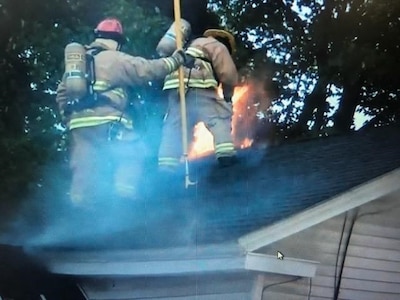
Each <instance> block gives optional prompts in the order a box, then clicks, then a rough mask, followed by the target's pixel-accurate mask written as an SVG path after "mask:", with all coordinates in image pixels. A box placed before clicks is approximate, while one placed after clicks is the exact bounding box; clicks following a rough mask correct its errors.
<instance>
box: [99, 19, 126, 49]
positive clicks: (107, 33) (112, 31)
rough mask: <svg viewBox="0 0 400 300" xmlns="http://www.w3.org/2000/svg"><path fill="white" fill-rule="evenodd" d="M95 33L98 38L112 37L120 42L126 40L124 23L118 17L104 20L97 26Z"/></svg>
mask: <svg viewBox="0 0 400 300" xmlns="http://www.w3.org/2000/svg"><path fill="white" fill-rule="evenodd" d="M94 33H95V35H96V37H98V38H105V39H112V40H115V41H117V42H119V43H121V44H122V43H124V42H125V37H124V34H123V29H122V24H121V22H120V21H119V20H118V19H115V18H107V19H104V20H102V21H101V22H100V23H99V24H98V25H97V26H96V28H95V30H94Z"/></svg>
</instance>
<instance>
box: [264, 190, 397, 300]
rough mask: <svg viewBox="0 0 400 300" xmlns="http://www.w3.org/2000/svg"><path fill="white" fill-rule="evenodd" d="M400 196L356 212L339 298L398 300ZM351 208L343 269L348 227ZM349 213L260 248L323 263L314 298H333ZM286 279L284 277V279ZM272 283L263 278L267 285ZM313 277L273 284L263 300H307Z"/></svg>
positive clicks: (318, 272)
mask: <svg viewBox="0 0 400 300" xmlns="http://www.w3.org/2000/svg"><path fill="white" fill-rule="evenodd" d="M399 205H400V197H399V195H391V196H390V197H386V198H382V199H378V200H375V201H373V202H371V203H369V204H366V205H364V206H362V207H361V208H360V209H359V211H358V218H357V219H356V221H355V223H354V227H353V231H352V234H351V237H350V242H349V247H348V249H347V255H346V259H345V263H344V269H343V274H342V281H341V288H340V293H339V299H343V300H398V299H400V218H399V217H398V216H400V207H399ZM354 213H355V211H351V212H348V218H347V222H346V226H345V234H344V236H343V242H342V246H341V248H340V254H339V261H338V263H339V267H338V270H337V273H338V274H339V269H340V265H341V261H342V258H343V254H344V251H345V245H344V244H345V242H346V239H347V237H348V232H349V229H350V223H351V222H350V220H351V215H352V214H354ZM344 219H345V215H344V214H343V215H340V216H338V217H335V218H332V219H330V220H327V221H325V222H323V223H320V224H318V225H316V226H313V227H311V228H309V229H306V230H304V231H302V232H299V233H297V234H295V235H293V236H290V237H287V238H285V239H283V240H281V241H278V242H276V243H274V244H272V245H269V246H268V247H265V248H263V249H261V250H260V252H262V253H266V254H273V253H276V251H281V252H283V253H284V255H285V256H287V257H296V258H301V259H310V260H315V261H319V262H320V265H319V266H318V268H317V273H316V276H315V278H313V279H312V286H311V296H310V299H333V295H334V286H335V266H336V260H337V251H338V246H339V240H340V235H341V231H342V226H343V222H344ZM283 281H284V280H283ZM273 282H274V281H273V280H271V278H269V277H268V276H265V277H264V285H266V286H267V285H270V284H271V283H273ZM309 288H310V284H309V281H307V280H305V279H301V280H298V281H295V282H290V283H284V284H282V285H274V286H271V287H270V288H268V289H266V290H265V291H264V293H263V297H262V299H268V300H274V299H277V300H278V299H288V300H289V299H308V292H309Z"/></svg>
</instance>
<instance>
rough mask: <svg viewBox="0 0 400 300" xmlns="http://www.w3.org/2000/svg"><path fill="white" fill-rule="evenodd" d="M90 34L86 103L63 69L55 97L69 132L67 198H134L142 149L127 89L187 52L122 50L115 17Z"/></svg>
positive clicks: (165, 70) (160, 73)
mask: <svg viewBox="0 0 400 300" xmlns="http://www.w3.org/2000/svg"><path fill="white" fill-rule="evenodd" d="M94 34H95V40H94V41H93V42H92V43H91V44H90V45H88V46H85V48H86V51H87V53H91V52H92V54H93V55H94V56H93V59H94V74H95V82H94V84H93V91H94V93H93V95H90V96H88V97H86V98H84V99H83V100H81V101H80V102H83V103H85V101H87V102H86V103H88V104H87V105H78V106H76V107H74V105H75V102H71V101H70V100H71V99H69V97H68V90H67V88H66V87H67V86H66V83H65V81H66V75H65V74H64V77H63V79H62V81H61V83H60V84H59V86H58V88H57V96H56V102H57V104H58V108H59V111H60V114H61V117H62V120H63V121H64V123H65V125H66V127H67V129H68V130H69V133H70V142H71V147H70V167H71V169H72V182H71V187H70V197H71V200H72V203H74V204H77V205H79V204H82V205H85V204H86V203H88V202H89V203H90V201H91V199H93V200H94V201H95V200H96V199H97V198H99V197H101V196H106V195H116V196H118V197H120V198H126V199H136V198H137V197H138V190H137V184H138V181H139V179H140V177H141V174H142V171H143V162H144V155H143V154H144V152H145V148H144V144H143V141H142V140H141V139H140V136H139V135H138V134H137V132H136V131H135V123H134V122H135V120H132V119H131V118H130V117H129V116H128V115H127V113H126V111H125V110H126V108H127V105H128V104H129V103H128V98H127V89H128V88H130V87H135V86H138V85H144V84H147V83H148V82H149V81H150V80H155V79H162V78H165V76H166V75H167V74H169V73H171V72H173V71H174V70H176V69H177V68H178V67H179V66H180V65H181V64H182V63H184V61H185V58H186V57H187V56H186V55H185V54H184V52H183V51H176V52H174V53H173V54H172V55H171V56H169V57H166V58H160V59H154V60H147V59H144V58H142V57H136V56H135V57H134V56H130V55H128V54H125V53H123V52H121V51H120V49H121V46H122V45H123V43H124V42H125V41H126V39H125V37H124V34H123V28H122V25H121V23H120V21H119V20H117V19H114V18H107V19H104V20H102V21H101V22H100V23H99V24H98V25H97V27H96V28H95V30H94ZM94 96H95V99H94V98H93V97H94ZM107 175H110V176H108V177H107ZM110 191H113V192H112V193H110Z"/></svg>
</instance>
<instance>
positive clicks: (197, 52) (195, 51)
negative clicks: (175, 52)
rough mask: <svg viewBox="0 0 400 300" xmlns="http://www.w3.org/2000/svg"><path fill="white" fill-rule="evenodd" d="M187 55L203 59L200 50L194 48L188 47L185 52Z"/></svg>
mask: <svg viewBox="0 0 400 300" xmlns="http://www.w3.org/2000/svg"><path fill="white" fill-rule="evenodd" d="M185 52H186V53H187V54H190V55H191V56H194V57H205V54H204V52H203V51H202V50H200V49H197V48H195V47H188V48H187V49H186V51H185Z"/></svg>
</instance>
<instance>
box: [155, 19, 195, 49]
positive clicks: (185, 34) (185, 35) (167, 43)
mask: <svg viewBox="0 0 400 300" xmlns="http://www.w3.org/2000/svg"><path fill="white" fill-rule="evenodd" d="M191 33H192V29H191V26H190V24H189V22H188V21H186V20H185V19H181V37H182V45H185V44H186V43H187V41H188V39H189V37H190V34H191ZM175 50H176V34H175V22H174V23H172V25H171V26H170V27H169V29H168V31H167V32H166V33H165V34H164V36H163V37H162V38H161V40H160V41H159V42H158V45H157V48H156V51H157V53H158V55H160V56H161V57H167V56H170V55H171V54H172V53H174V51H175Z"/></svg>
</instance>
